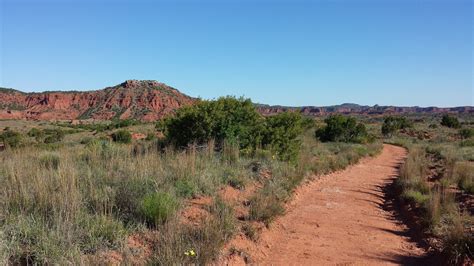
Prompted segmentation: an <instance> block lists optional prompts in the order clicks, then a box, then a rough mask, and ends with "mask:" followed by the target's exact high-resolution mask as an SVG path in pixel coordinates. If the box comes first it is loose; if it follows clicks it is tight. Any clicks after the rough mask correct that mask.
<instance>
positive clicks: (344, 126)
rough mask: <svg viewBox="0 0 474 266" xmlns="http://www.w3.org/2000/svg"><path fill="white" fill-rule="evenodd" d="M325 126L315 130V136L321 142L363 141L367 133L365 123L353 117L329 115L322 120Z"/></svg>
mask: <svg viewBox="0 0 474 266" xmlns="http://www.w3.org/2000/svg"><path fill="white" fill-rule="evenodd" d="M324 122H326V126H325V127H323V128H320V129H318V130H316V137H317V138H319V139H320V140H321V141H323V142H328V141H336V142H339V141H340V142H355V143H358V142H364V141H366V140H367V137H368V134H367V129H366V128H365V125H364V124H362V123H357V120H356V119H355V118H353V117H348V116H342V115H331V116H329V117H328V118H326V119H325V120H324Z"/></svg>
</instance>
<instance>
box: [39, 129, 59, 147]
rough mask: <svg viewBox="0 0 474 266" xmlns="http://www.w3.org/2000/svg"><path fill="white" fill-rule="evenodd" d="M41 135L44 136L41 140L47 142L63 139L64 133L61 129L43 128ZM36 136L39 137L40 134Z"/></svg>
mask: <svg viewBox="0 0 474 266" xmlns="http://www.w3.org/2000/svg"><path fill="white" fill-rule="evenodd" d="M42 135H43V136H45V137H44V140H43V142H44V143H46V144H49V143H57V142H60V141H61V140H63V139H64V135H65V133H64V131H62V130H61V129H45V130H43V134H42ZM38 138H40V136H37V139H38Z"/></svg>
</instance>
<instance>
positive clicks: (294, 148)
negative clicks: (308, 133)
mask: <svg viewBox="0 0 474 266" xmlns="http://www.w3.org/2000/svg"><path fill="white" fill-rule="evenodd" d="M265 128H266V130H265V133H264V137H263V141H262V145H263V146H264V147H267V148H269V149H270V150H272V151H273V152H274V153H276V155H277V156H278V158H279V159H280V160H282V161H292V162H295V161H296V160H297V158H298V153H299V151H300V147H301V141H300V139H299V136H300V135H301V133H302V132H303V118H302V116H301V114H299V113H295V112H285V113H280V114H278V115H275V116H270V117H268V118H267V119H266V123H265Z"/></svg>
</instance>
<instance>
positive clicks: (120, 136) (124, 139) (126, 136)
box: [112, 130, 132, 143]
mask: <svg viewBox="0 0 474 266" xmlns="http://www.w3.org/2000/svg"><path fill="white" fill-rule="evenodd" d="M112 139H113V141H115V142H118V143H130V142H132V134H130V132H128V131H127V130H119V131H116V132H114V133H113V134H112Z"/></svg>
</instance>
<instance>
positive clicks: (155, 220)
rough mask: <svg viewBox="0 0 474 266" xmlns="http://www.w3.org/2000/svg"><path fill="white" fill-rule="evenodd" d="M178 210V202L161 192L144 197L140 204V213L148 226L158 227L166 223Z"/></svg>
mask: <svg viewBox="0 0 474 266" xmlns="http://www.w3.org/2000/svg"><path fill="white" fill-rule="evenodd" d="M177 209H178V200H177V199H176V198H175V197H174V196H172V195H170V194H168V193H163V192H156V193H153V194H150V195H148V196H146V197H145V198H144V199H143V200H142V202H141V212H142V215H143V217H144V218H145V219H146V221H147V222H148V223H149V224H150V225H154V226H158V225H160V224H163V223H164V222H166V221H168V220H169V219H170V218H171V216H172V215H174V213H175V212H176V210H177Z"/></svg>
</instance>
